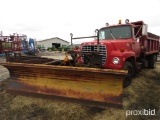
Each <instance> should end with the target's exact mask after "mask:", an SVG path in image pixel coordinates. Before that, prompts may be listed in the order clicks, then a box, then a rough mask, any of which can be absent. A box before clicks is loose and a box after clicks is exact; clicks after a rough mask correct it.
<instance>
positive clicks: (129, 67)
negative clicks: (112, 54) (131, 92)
mask: <svg viewBox="0 0 160 120" xmlns="http://www.w3.org/2000/svg"><path fill="white" fill-rule="evenodd" d="M123 70H128V75H127V76H126V77H125V78H124V80H123V87H124V88H125V87H128V86H129V85H130V84H131V82H132V77H133V75H134V70H133V65H132V64H131V63H130V62H129V61H126V62H125V64H124V66H123Z"/></svg>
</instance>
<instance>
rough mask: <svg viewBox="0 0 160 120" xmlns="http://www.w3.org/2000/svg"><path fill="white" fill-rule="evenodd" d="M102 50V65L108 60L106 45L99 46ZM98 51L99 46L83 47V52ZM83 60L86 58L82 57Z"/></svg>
mask: <svg viewBox="0 0 160 120" xmlns="http://www.w3.org/2000/svg"><path fill="white" fill-rule="evenodd" d="M99 50H100V55H102V64H105V63H106V58H107V54H106V53H107V49H106V46H105V45H100V46H99ZM93 51H95V52H96V51H97V45H83V46H82V52H93ZM82 60H83V61H84V56H82Z"/></svg>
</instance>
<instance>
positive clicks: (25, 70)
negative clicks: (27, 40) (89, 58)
mask: <svg viewBox="0 0 160 120" xmlns="http://www.w3.org/2000/svg"><path fill="white" fill-rule="evenodd" d="M0 64H1V65H3V66H5V67H6V68H7V69H8V70H9V72H10V77H11V79H10V82H9V84H8V88H7V91H8V92H10V93H24V95H25V94H28V95H29V94H30V95H32V94H34V95H35V94H40V95H42V96H57V97H63V98H71V99H77V100H82V101H84V102H85V101H86V102H87V103H93V104H94V105H97V104H101V105H102V106H108V104H111V105H112V104H113V105H118V106H122V93H123V78H124V77H125V76H126V75H127V71H125V70H110V69H100V68H84V67H69V66H53V65H42V64H26V63H7V62H6V63H0Z"/></svg>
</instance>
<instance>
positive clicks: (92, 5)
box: [0, 0, 160, 43]
mask: <svg viewBox="0 0 160 120" xmlns="http://www.w3.org/2000/svg"><path fill="white" fill-rule="evenodd" d="M0 2H1V3H0V4H1V7H0V11H1V17H0V31H3V35H9V34H12V33H18V34H26V35H27V36H28V38H29V37H31V38H36V39H37V40H42V39H47V38H53V37H59V38H61V39H64V40H67V41H70V33H73V35H74V37H80V36H90V35H93V33H94V30H95V29H97V28H101V27H104V26H105V23H106V22H108V23H109V24H117V23H118V20H119V19H121V20H122V22H125V19H129V20H130V21H132V22H133V21H139V20H143V21H144V22H145V23H146V24H148V31H149V32H152V33H154V34H157V35H160V12H159V11H160V0H0ZM77 42H80V41H77ZM77 42H76V41H74V42H73V43H77Z"/></svg>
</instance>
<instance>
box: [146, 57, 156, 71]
mask: <svg viewBox="0 0 160 120" xmlns="http://www.w3.org/2000/svg"><path fill="white" fill-rule="evenodd" d="M156 62H157V56H156V55H151V56H150V58H149V61H148V68H150V69H154V68H156Z"/></svg>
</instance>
